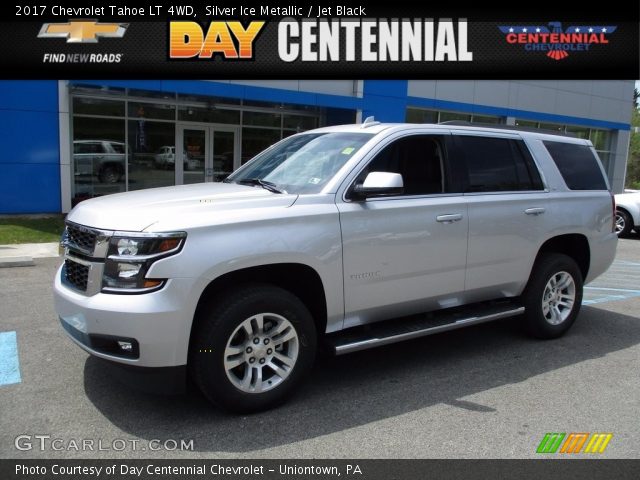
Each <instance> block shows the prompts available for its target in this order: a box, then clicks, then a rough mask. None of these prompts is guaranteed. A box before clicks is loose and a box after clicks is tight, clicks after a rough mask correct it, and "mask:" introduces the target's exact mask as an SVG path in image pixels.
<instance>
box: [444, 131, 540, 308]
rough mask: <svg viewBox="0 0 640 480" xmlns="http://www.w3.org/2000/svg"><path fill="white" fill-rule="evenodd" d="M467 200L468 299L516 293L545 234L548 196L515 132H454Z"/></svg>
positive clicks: (458, 165)
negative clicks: (464, 179) (464, 177)
mask: <svg viewBox="0 0 640 480" xmlns="http://www.w3.org/2000/svg"><path fill="white" fill-rule="evenodd" d="M452 139H453V143H454V145H455V146H454V148H452V151H453V152H455V153H453V154H452V155H454V156H459V157H460V160H461V161H460V162H459V163H458V164H457V167H458V169H459V170H461V171H466V182H465V187H464V189H465V197H466V198H467V199H468V205H469V247H468V252H467V272H466V280H465V285H466V287H465V288H466V290H467V300H468V301H475V300H485V299H489V298H496V297H504V296H515V295H519V294H520V293H521V290H522V288H523V287H524V286H525V284H526V282H527V280H528V278H529V273H530V271H531V266H532V264H533V261H534V259H535V256H536V253H537V251H538V248H539V246H540V245H541V244H542V242H543V241H544V238H545V235H547V233H548V232H547V230H548V229H547V227H546V220H545V218H546V217H545V213H546V212H547V210H548V208H549V206H548V199H547V196H548V195H547V192H546V191H545V188H544V185H543V181H542V178H541V176H540V173H539V170H538V168H537V166H536V164H535V162H534V160H533V157H532V155H531V153H530V152H529V150H528V148H527V146H526V144H525V142H524V141H523V140H522V139H521V138H520V137H519V136H518V135H516V134H513V135H510V134H508V133H505V134H495V136H492V135H491V136H490V135H487V134H486V133H482V134H474V133H472V132H456V131H454V132H453V135H452Z"/></svg>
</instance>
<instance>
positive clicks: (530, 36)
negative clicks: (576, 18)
mask: <svg viewBox="0 0 640 480" xmlns="http://www.w3.org/2000/svg"><path fill="white" fill-rule="evenodd" d="M498 28H499V29H500V31H501V32H502V33H503V34H504V35H505V40H506V41H507V43H509V44H512V45H513V44H515V45H522V46H523V47H524V49H525V50H526V51H527V52H541V53H545V54H546V55H547V57H549V58H551V59H553V60H563V59H565V58H567V57H568V56H569V54H570V53H573V52H588V51H589V49H590V48H591V47H592V46H593V45H606V44H608V43H609V35H611V34H612V33H613V32H615V31H616V28H617V27H616V26H614V25H572V26H570V27H569V28H567V29H563V28H562V23H560V22H549V23H548V24H547V25H507V26H500V27H498Z"/></svg>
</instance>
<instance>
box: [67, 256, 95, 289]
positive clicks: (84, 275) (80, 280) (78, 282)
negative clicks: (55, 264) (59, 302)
mask: <svg viewBox="0 0 640 480" xmlns="http://www.w3.org/2000/svg"><path fill="white" fill-rule="evenodd" d="M64 278H65V279H66V280H67V282H68V283H70V284H71V285H72V286H73V287H75V288H76V289H78V290H81V291H83V292H84V291H85V290H86V289H87V282H88V281H89V266H87V265H82V264H81V263H77V262H74V261H73V260H71V259H69V258H67V259H65V261H64Z"/></svg>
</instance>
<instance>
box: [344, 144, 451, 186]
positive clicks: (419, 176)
mask: <svg viewBox="0 0 640 480" xmlns="http://www.w3.org/2000/svg"><path fill="white" fill-rule="evenodd" d="M444 151H445V150H444V143H443V141H442V137H441V136H436V135H412V136H410V137H404V138H401V139H399V140H396V141H394V142H392V143H390V144H389V145H387V146H386V147H385V148H384V149H383V150H382V151H381V152H380V153H378V154H377V155H376V157H375V158H374V159H373V160H372V161H371V162H370V163H369V165H367V167H366V168H365V169H364V170H363V171H362V172H360V175H358V178H357V180H356V182H355V185H357V184H359V183H362V182H364V180H365V178H366V177H367V175H368V174H369V173H370V172H390V173H399V174H400V175H402V182H403V184H404V191H403V195H433V194H437V193H444V192H445V191H446V186H445V181H444Z"/></svg>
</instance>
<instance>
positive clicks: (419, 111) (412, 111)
mask: <svg viewBox="0 0 640 480" xmlns="http://www.w3.org/2000/svg"><path fill="white" fill-rule="evenodd" d="M405 119H406V121H407V123H442V122H452V121H461V122H470V123H497V124H499V123H504V122H505V118H504V117H499V116H496V115H477V114H475V113H474V114H471V113H462V112H451V111H444V110H429V109H424V108H417V107H409V108H407V113H406V116H405Z"/></svg>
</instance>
